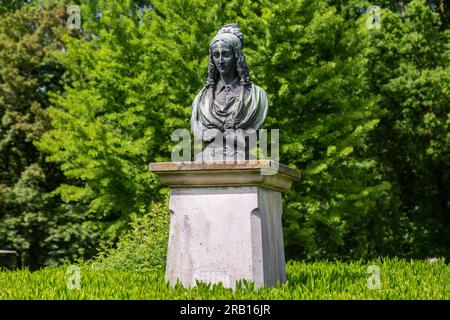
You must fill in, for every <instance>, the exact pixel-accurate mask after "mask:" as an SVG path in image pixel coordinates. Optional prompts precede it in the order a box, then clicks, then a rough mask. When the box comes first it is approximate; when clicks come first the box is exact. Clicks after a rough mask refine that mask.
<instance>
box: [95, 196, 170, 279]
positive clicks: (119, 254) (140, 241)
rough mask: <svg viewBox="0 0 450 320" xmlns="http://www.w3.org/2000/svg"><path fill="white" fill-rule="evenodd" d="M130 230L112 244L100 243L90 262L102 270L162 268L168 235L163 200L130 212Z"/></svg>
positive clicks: (167, 223)
mask: <svg viewBox="0 0 450 320" xmlns="http://www.w3.org/2000/svg"><path fill="white" fill-rule="evenodd" d="M130 226H131V228H130V230H129V231H127V232H126V233H124V234H123V235H122V236H121V237H120V239H119V242H118V243H117V246H116V248H111V247H109V248H107V247H103V248H102V249H101V250H100V253H99V254H98V256H97V257H96V258H95V259H94V261H93V263H92V266H93V268H95V269H100V270H102V269H104V270H155V269H156V270H162V269H164V267H165V263H166V255H167V241H168V236H169V211H168V209H167V204H165V203H164V204H152V205H151V206H150V208H149V209H148V210H146V209H145V208H141V209H140V210H139V213H138V214H136V213H133V214H131V223H130Z"/></svg>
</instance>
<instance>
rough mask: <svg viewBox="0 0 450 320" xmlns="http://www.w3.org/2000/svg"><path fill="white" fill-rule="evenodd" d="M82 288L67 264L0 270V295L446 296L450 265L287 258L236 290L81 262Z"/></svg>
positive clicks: (449, 294) (448, 296)
mask: <svg viewBox="0 0 450 320" xmlns="http://www.w3.org/2000/svg"><path fill="white" fill-rule="evenodd" d="M369 265H377V266H378V267H379V268H380V276H381V289H379V290H374V289H372V290H371V289H369V288H368V286H367V279H368V278H369V276H370V274H368V273H367V268H368V266H369ZM80 276H81V288H80V289H79V290H78V289H72V290H69V289H68V287H67V284H66V281H67V278H68V275H67V274H66V267H64V268H63V267H61V268H45V269H42V270H39V271H36V272H30V271H28V270H19V271H1V272H0V299H450V266H449V265H447V264H445V263H444V261H443V260H439V261H438V262H436V263H433V264H430V263H428V262H427V261H417V260H413V261H406V260H397V259H382V260H376V261H372V262H369V263H364V262H360V261H357V262H352V263H342V262H315V263H303V262H297V261H289V262H288V263H287V277H288V282H287V283H286V284H284V285H282V286H280V287H279V288H273V289H268V288H262V289H259V290H253V289H251V288H246V287H245V285H244V286H242V287H239V286H238V288H237V290H236V291H235V292H232V291H231V290H230V289H224V288H221V287H220V286H211V287H210V288H208V286H207V285H205V284H200V285H199V287H197V288H194V289H183V288H181V287H176V288H174V289H172V288H171V287H170V286H167V285H166V284H165V281H164V272H163V271H117V270H114V271H107V270H93V269H92V268H89V267H82V268H81V272H80Z"/></svg>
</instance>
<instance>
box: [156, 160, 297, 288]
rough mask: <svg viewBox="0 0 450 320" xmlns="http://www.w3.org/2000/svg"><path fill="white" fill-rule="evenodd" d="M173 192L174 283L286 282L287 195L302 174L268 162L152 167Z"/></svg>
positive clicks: (170, 268)
mask: <svg viewBox="0 0 450 320" xmlns="http://www.w3.org/2000/svg"><path fill="white" fill-rule="evenodd" d="M150 170H151V171H152V172H154V173H156V174H158V175H159V176H160V178H161V180H162V182H163V183H165V184H167V185H168V186H169V187H171V189H172V190H171V194H170V204H169V207H170V210H171V212H172V216H171V221H170V235H169V249H168V256H167V267H166V280H167V281H169V282H170V283H171V284H173V285H174V284H176V282H177V279H179V280H180V281H181V282H182V284H183V285H184V286H194V285H195V284H196V280H199V281H204V282H210V283H218V282H222V283H223V285H224V286H225V287H231V288H234V287H235V284H236V281H238V280H240V279H247V280H249V281H253V282H255V285H256V286H257V287H260V286H263V285H266V286H275V285H276V284H277V282H280V283H284V282H285V281H286V271H285V257H284V246H283V231H282V225H281V215H282V207H281V191H283V190H287V189H288V188H290V186H291V183H292V181H293V180H295V179H298V178H299V175H298V172H297V171H295V170H293V169H291V168H288V167H286V166H284V165H281V164H277V163H274V162H272V161H268V160H259V161H256V160H254V161H245V162H243V163H240V164H238V163H232V164H229V163H209V164H207V163H193V162H184V163H172V162H166V163H152V164H150Z"/></svg>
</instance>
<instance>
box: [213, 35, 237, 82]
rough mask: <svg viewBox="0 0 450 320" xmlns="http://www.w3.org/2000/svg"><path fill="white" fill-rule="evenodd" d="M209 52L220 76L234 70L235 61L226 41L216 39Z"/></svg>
mask: <svg viewBox="0 0 450 320" xmlns="http://www.w3.org/2000/svg"><path fill="white" fill-rule="evenodd" d="M211 52H212V57H213V61H214V65H215V66H216V68H217V70H219V72H220V74H221V75H222V76H223V75H227V74H229V73H230V72H232V71H233V70H234V68H235V65H236V61H235V57H234V54H233V49H232V48H231V47H230V45H229V44H228V43H226V42H223V41H217V42H216V43H214V44H213V45H212V47H211Z"/></svg>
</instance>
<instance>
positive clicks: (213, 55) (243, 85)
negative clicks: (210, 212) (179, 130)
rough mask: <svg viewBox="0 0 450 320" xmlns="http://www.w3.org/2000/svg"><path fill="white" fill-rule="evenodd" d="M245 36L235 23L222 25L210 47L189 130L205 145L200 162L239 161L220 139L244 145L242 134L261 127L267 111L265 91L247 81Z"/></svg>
mask: <svg viewBox="0 0 450 320" xmlns="http://www.w3.org/2000/svg"><path fill="white" fill-rule="evenodd" d="M243 46H244V37H243V34H242V32H241V30H240V29H239V25H238V24H229V25H225V26H223V27H222V28H221V29H220V30H219V31H218V32H217V34H216V36H215V37H214V38H213V39H212V40H211V43H210V47H209V63H208V80H207V82H206V85H205V86H204V87H203V88H202V90H201V91H200V92H199V93H198V94H197V96H196V97H195V99H194V102H193V104H192V117H191V130H192V132H193V133H194V135H195V136H196V137H197V138H198V139H201V140H203V141H204V142H206V143H207V146H206V149H205V151H204V152H203V153H202V156H203V159H204V160H206V161H208V160H214V159H217V156H218V155H219V156H220V157H219V158H221V157H224V158H225V159H227V158H230V157H235V156H236V155H237V157H238V158H241V159H242V153H239V152H236V148H230V147H229V146H227V144H226V143H225V144H223V142H222V141H219V140H222V137H225V138H227V139H228V138H230V137H231V139H236V140H237V146H238V148H237V149H238V150H242V149H240V148H239V145H241V146H242V144H244V145H245V138H244V137H245V135H248V134H250V133H254V132H255V131H257V130H258V129H259V128H260V127H261V125H262V124H263V122H264V120H265V118H266V115H267V110H268V100H267V94H266V92H265V91H264V90H263V89H262V88H260V87H259V86H257V85H256V84H254V83H252V82H251V81H250V76H249V68H248V65H247V63H246V61H245V57H244V54H243V52H242V49H243Z"/></svg>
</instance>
